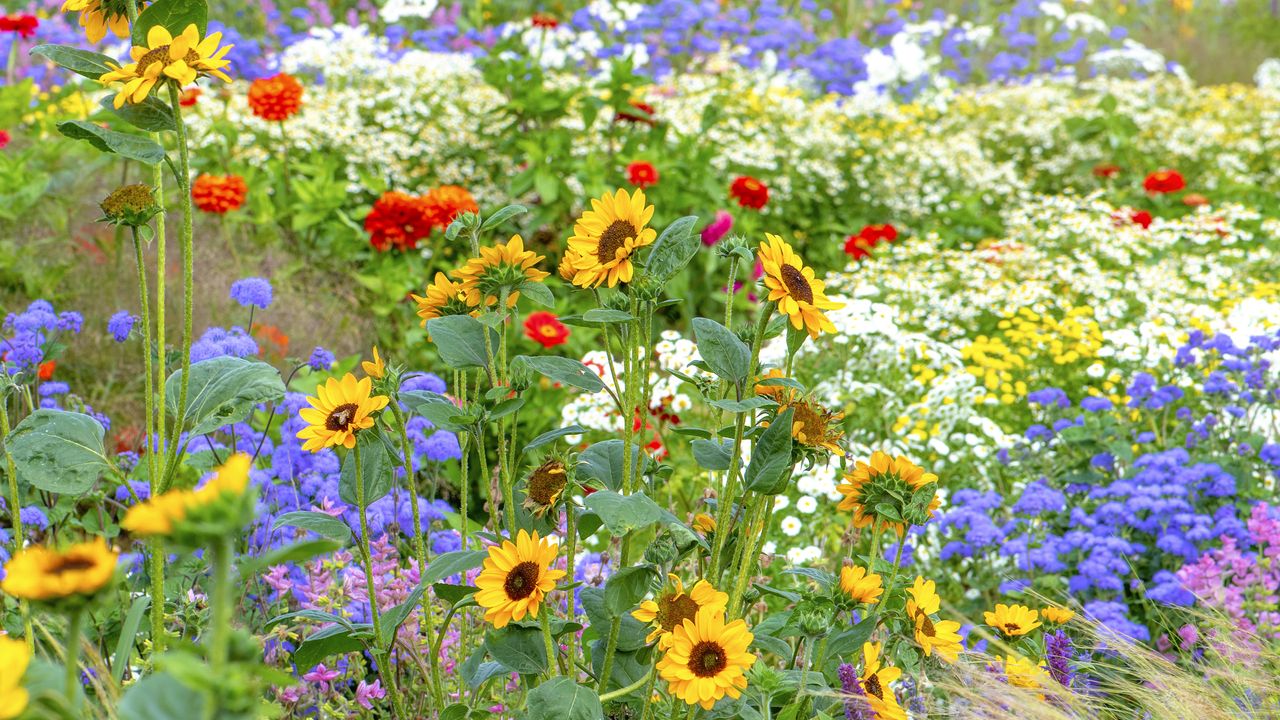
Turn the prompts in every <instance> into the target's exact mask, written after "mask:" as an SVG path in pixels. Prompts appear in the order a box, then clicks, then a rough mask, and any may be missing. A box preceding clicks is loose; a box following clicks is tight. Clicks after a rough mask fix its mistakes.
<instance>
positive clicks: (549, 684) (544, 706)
mask: <svg viewBox="0 0 1280 720" xmlns="http://www.w3.org/2000/svg"><path fill="white" fill-rule="evenodd" d="M525 708H526V709H525V713H524V717H525V720H601V718H603V717H604V708H602V707H601V706H600V696H599V695H596V691H595V690H592V689H591V688H588V687H583V686H582V685H579V684H577V683H575V682H574V681H573V680H571V679H569V678H567V677H555V678H551V679H550V680H548V681H546V682H544V683H542V684H541V685H539V686H538V687H536V688H534V689H533V690H531V691H529V696H528V697H527V698H526V699H525Z"/></svg>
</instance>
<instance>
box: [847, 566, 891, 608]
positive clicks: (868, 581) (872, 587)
mask: <svg viewBox="0 0 1280 720" xmlns="http://www.w3.org/2000/svg"><path fill="white" fill-rule="evenodd" d="M840 590H841V591H842V592H844V594H845V595H847V596H849V597H850V598H851V599H852V600H853V601H854V602H858V603H873V602H875V601H876V600H878V599H879V598H880V595H881V594H883V593H884V586H883V584H882V581H881V578H880V576H879V575H877V574H875V573H871V572H867V569H866V568H864V567H852V566H849V565H846V566H844V567H843V568H841V569H840Z"/></svg>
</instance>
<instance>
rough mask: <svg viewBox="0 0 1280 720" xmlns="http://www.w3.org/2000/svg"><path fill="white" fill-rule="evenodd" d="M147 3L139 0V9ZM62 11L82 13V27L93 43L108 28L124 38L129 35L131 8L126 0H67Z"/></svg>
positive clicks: (113, 33)
mask: <svg viewBox="0 0 1280 720" xmlns="http://www.w3.org/2000/svg"><path fill="white" fill-rule="evenodd" d="M145 4H146V3H145V2H138V5H137V9H138V10H139V11H141V10H142V8H143V6H144V5H145ZM61 11H62V12H78V13H80V27H82V28H84V34H85V37H86V38H87V39H88V40H89V42H91V43H96V42H99V41H101V40H102V38H104V37H106V36H107V31H108V30H110V31H111V34H112V35H115V36H116V37H118V38H120V39H122V40H123V39H124V38H127V37H129V9H128V4H127V3H126V2H125V0H66V2H64V3H62V10H61Z"/></svg>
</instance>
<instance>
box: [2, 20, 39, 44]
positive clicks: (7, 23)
mask: <svg viewBox="0 0 1280 720" xmlns="http://www.w3.org/2000/svg"><path fill="white" fill-rule="evenodd" d="M38 27H40V20H39V19H37V18H36V16H35V15H5V16H3V17H0V32H16V33H18V35H19V36H21V37H22V38H24V39H25V38H29V37H31V36H32V35H35V34H36V28H38Z"/></svg>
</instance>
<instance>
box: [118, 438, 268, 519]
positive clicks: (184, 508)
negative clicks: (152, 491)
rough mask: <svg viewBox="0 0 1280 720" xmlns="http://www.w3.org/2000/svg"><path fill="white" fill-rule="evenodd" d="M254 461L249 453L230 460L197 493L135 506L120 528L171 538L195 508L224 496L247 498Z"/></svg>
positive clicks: (178, 492) (176, 492)
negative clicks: (243, 496) (250, 470)
mask: <svg viewBox="0 0 1280 720" xmlns="http://www.w3.org/2000/svg"><path fill="white" fill-rule="evenodd" d="M251 465H252V459H251V458H250V457H249V455H248V454H247V453H236V454H235V455H232V456H231V457H229V458H227V462H225V463H224V464H223V465H222V466H221V467H219V468H218V470H217V472H216V473H215V474H214V476H213V477H212V478H210V479H209V481H208V482H206V483H205V484H204V485H202V486H201V487H199V488H196V489H195V490H170V491H168V492H165V493H162V494H160V495H157V496H156V497H154V498H150V499H148V500H146V501H145V502H142V503H139V504H137V505H134V506H133V507H131V508H129V512H127V513H125V516H124V519H123V520H121V521H120V527H122V528H124V529H125V530H128V531H129V532H131V533H133V534H134V535H138V536H149V535H170V534H172V533H173V531H174V528H175V527H176V526H177V525H178V524H179V523H181V522H182V521H183V520H184V519H186V517H187V515H188V514H189V513H190V512H191V511H192V510H193V509H195V508H198V507H201V506H205V505H209V504H211V503H213V502H216V501H217V500H219V499H220V498H222V497H223V496H224V495H237V496H238V495H244V493H245V491H246V490H248V488H249V468H250V467H251Z"/></svg>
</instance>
